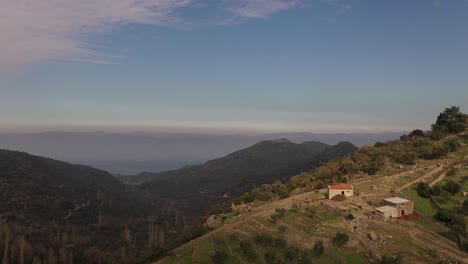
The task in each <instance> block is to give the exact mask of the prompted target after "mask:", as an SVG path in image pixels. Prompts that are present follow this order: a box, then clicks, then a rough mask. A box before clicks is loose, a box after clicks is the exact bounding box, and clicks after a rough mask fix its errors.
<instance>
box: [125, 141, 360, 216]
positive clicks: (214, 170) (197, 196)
mask: <svg viewBox="0 0 468 264" xmlns="http://www.w3.org/2000/svg"><path fill="white" fill-rule="evenodd" d="M356 149H357V148H356V147H355V146H354V145H352V144H351V143H349V142H348V143H344V142H341V143H339V144H337V145H335V146H330V145H327V144H324V143H321V142H316V141H308V142H304V143H301V144H296V143H293V142H291V141H289V140H287V139H277V140H265V141H261V142H259V143H257V144H254V145H252V146H250V147H248V148H245V149H242V150H239V151H236V152H233V153H231V154H229V155H227V156H225V157H223V158H219V159H214V160H211V161H208V162H206V163H204V164H201V165H194V166H186V167H183V168H181V169H178V170H173V171H167V172H161V173H143V174H140V175H137V176H134V177H131V176H130V177H125V178H121V179H123V180H124V182H127V183H128V182H129V181H130V182H134V183H136V184H137V186H136V188H137V189H139V190H142V191H144V192H148V193H153V194H157V196H158V197H159V198H163V199H171V200H176V201H179V202H180V203H183V204H185V207H184V208H185V210H186V211H189V210H192V208H196V210H197V213H198V214H200V213H203V210H206V209H207V208H208V207H209V206H210V205H212V204H214V203H216V202H220V201H223V199H224V200H225V199H232V198H236V197H238V196H239V195H240V194H242V193H244V192H246V191H248V190H250V189H252V188H254V187H256V186H259V185H261V184H264V183H273V182H274V181H276V180H282V181H286V180H288V179H289V177H291V176H293V175H296V174H298V173H300V172H302V171H306V170H309V169H310V168H313V167H316V166H319V164H320V163H321V162H324V161H327V160H330V159H333V158H336V157H339V156H344V155H348V154H351V153H352V152H354V151H355V150H356ZM135 181H136V182H135ZM223 197H224V198H223Z"/></svg>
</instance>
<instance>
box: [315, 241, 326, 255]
mask: <svg viewBox="0 0 468 264" xmlns="http://www.w3.org/2000/svg"><path fill="white" fill-rule="evenodd" d="M324 251H325V245H324V244H323V241H322V240H317V241H315V243H314V252H315V253H316V254H317V255H319V256H320V255H322V254H323V252H324Z"/></svg>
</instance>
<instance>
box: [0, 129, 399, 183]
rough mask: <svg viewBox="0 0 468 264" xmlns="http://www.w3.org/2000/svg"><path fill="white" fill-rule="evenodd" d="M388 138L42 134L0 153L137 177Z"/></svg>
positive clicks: (7, 139) (24, 137) (9, 140)
mask: <svg viewBox="0 0 468 264" xmlns="http://www.w3.org/2000/svg"><path fill="white" fill-rule="evenodd" d="M401 134H402V132H389V133H350V134H346V133H341V134H314V133H272V134H260V135H255V136H249V135H206V134H190V133H179V134H177V133H142V132H135V133H108V132H83V133H81V132H80V133H70V132H46V133H31V134H0V148H3V149H11V150H19V151H26V152H28V153H31V154H35V155H40V156H46V157H51V158H55V159H59V160H64V161H67V162H71V163H79V164H86V165H90V166H93V167H96V168H100V169H103V170H106V171H110V172H111V173H113V174H124V175H135V174H138V173H141V172H143V171H150V172H160V171H167V170H173V169H177V168H180V167H182V166H185V165H187V164H200V163H203V162H206V161H208V160H211V159H215V158H217V157H222V156H225V155H227V154H228V153H232V152H234V151H236V150H239V149H243V148H246V147H248V146H251V145H253V144H255V143H257V142H260V141H262V140H273V139H277V138H288V139H289V140H291V141H292V142H295V143H300V142H305V141H320V142H324V143H326V144H330V145H333V144H337V143H338V142H340V141H349V142H351V143H353V144H354V145H356V146H362V145H366V144H373V143H375V142H377V141H387V140H391V139H396V138H399V136H400V135H401Z"/></svg>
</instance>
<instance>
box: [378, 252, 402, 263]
mask: <svg viewBox="0 0 468 264" xmlns="http://www.w3.org/2000/svg"><path fill="white" fill-rule="evenodd" d="M380 263H382V264H401V263H403V258H402V257H401V255H397V256H395V257H392V256H389V255H387V254H385V255H383V256H382V259H381V260H380Z"/></svg>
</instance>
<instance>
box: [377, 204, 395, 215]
mask: <svg viewBox="0 0 468 264" xmlns="http://www.w3.org/2000/svg"><path fill="white" fill-rule="evenodd" d="M375 210H377V211H379V212H382V213H386V212H392V211H396V208H395V207H393V206H390V205H385V206H381V207H377V208H375Z"/></svg>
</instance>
